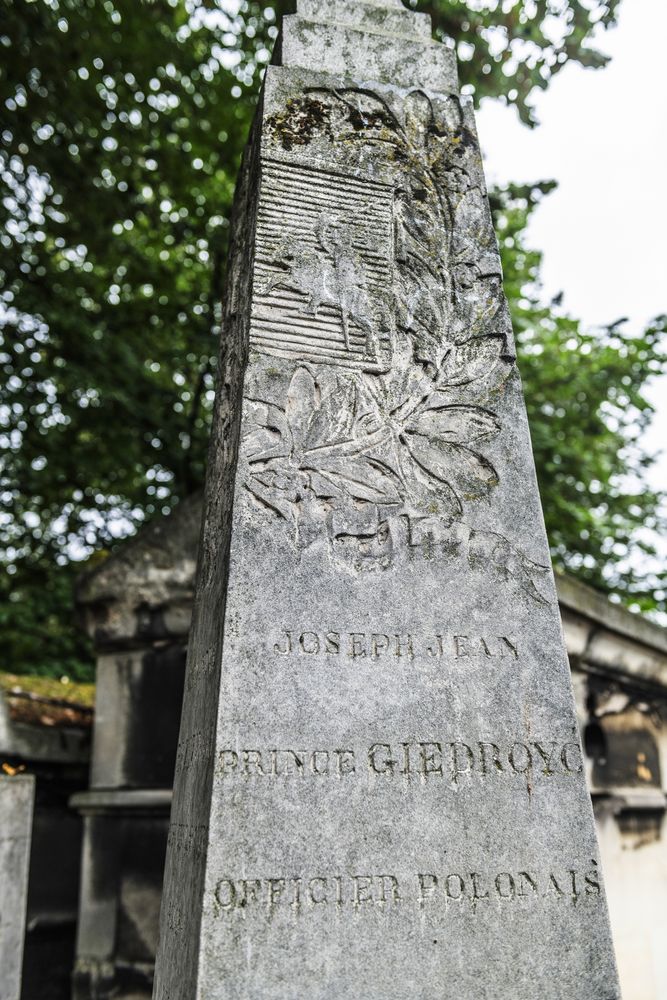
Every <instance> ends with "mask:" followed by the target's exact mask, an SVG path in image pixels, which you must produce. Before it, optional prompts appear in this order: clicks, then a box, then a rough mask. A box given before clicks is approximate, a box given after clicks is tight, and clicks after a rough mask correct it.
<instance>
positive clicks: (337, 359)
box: [154, 0, 619, 1000]
mask: <svg viewBox="0 0 667 1000" xmlns="http://www.w3.org/2000/svg"><path fill="white" fill-rule="evenodd" d="M366 6H367V5H365V4H364V5H363V11H364V18H365V17H366V16H367V12H366ZM341 7H342V5H341V4H340V3H338V4H336V5H335V6H333V7H332V8H331V11H332V13H331V15H330V16H331V17H332V18H333V17H335V16H336V12H337V11H339V10H340V9H341ZM355 9H356V5H353V4H350V5H348V11H349V12H350V13H349V15H348V16H346V18H345V20H346V21H347V22H350V20H351V18H352V12H353V11H354V10H355ZM319 11H320V14H319V16H320V17H321V16H322V8H319ZM399 12H400V7H399V5H398V4H392V5H391V6H390V8H389V13H388V15H387V17H388V18H394V17H395V16H396V14H397V13H399ZM305 14H306V18H305V19H304V20H303V21H301V10H299V14H298V15H297V21H296V22H294V21H289V20H288V21H287V26H286V29H285V38H284V40H283V44H282V46H281V47H279V53H281V54H282V59H283V65H282V66H277V65H276V66H272V67H271V68H270V69H269V71H268V73H267V77H266V82H265V88H264V93H263V98H262V101H261V104H260V108H259V112H258V118H257V123H256V130H255V133H254V134H253V137H252V140H251V143H250V145H249V149H248V152H247V156H246V160H245V165H244V168H243V171H242V175H241V179H240V183H239V189H238V193H237V211H236V220H235V223H234V248H233V251H232V258H231V277H230V287H229V289H228V293H227V297H226V302H225V306H226V311H227V322H226V328H225V336H224V338H223V355H222V361H221V374H220V381H219V388H218V415H217V417H216V420H215V423H214V431H213V440H212V445H211V452H210V458H209V472H208V484H207V494H206V497H207V499H206V505H205V511H204V523H203V534H202V544H201V549H200V551H201V556H200V564H199V569H198V574H199V578H198V585H197V599H196V605H195V612H194V618H193V633H192V641H191V644H190V652H189V663H188V673H187V678H186V687H185V700H184V709H183V721H182V725H181V736H180V746H179V754H178V759H177V766H176V780H175V790H174V804H173V809H172V825H171V831H170V844H169V848H168V854H167V868H166V877H165V889H164V896H163V906H162V916H161V944H160V951H159V955H158V965H157V971H156V984H155V990H154V996H155V997H156V998H158V1000H191V998H195V997H196V998H200V1000H360V998H363V1000H436V998H438V1000H538V998H539V1000H617V998H618V997H619V989H618V983H617V977H616V971H615V964H614V957H613V953H612V948H611V942H610V934H609V927H608V920H607V910H606V903H605V898H604V890H603V886H602V879H601V874H600V867H599V857H598V848H597V844H596V838H595V831H594V826H593V817H592V812H591V806H590V801H589V798H588V795H587V792H586V787H585V782H584V775H583V765H582V756H581V750H580V746H579V739H578V735H577V727H576V720H575V715H574V706H573V699H572V691H571V685H570V678H569V671H568V665H567V659H566V655H565V650H564V646H563V639H562V633H561V627H560V621H559V615H558V603H557V596H556V591H555V586H554V580H553V576H552V573H551V569H550V566H549V555H548V548H547V542H546V537H545V532H544V526H543V519H542V513H541V509H540V503H539V496H538V491H537V485H536V481H535V473H534V468H533V462H532V457H531V449H530V439H529V433H528V426H527V422H526V414H525V407H524V403H523V397H522V391H521V384H520V379H519V375H518V373H517V370H516V366H515V362H514V349H513V340H512V332H511V328H510V323H509V315H508V309H507V304H506V302H505V299H504V296H503V292H502V275H501V268H500V260H499V256H498V251H497V244H496V240H495V236H494V233H493V228H492V223H491V217H490V212H489V207H488V202H487V197H486V189H485V184H484V177H483V171H482V163H481V157H480V152H479V144H478V141H477V137H476V133H475V125H474V120H473V114H472V108H471V104H470V101H469V100H468V99H467V98H464V97H461V96H460V95H459V94H458V93H457V92H456V89H455V82H456V81H455V70H454V67H453V57H452V54H451V50H450V49H449V48H448V47H446V46H440V47H438V45H437V43H433V42H431V41H429V40H428V39H427V38H425V37H422V38H421V40H420V38H419V37H415V36H414V35H413V34H410V33H409V30H408V33H407V34H406V35H405V37H403V35H402V34H399V32H398V28H397V27H396V24H395V21H393V20H391V21H389V20H388V22H387V23H388V24H389V25H390V26H391V30H390V31H387V32H386V33H385V34H383V33H382V28H381V25H377V24H376V25H375V26H374V27H373V29H372V30H370V29H369V28H368V24H367V22H366V21H365V20H364V18H362V19H361V21H360V28H359V29H358V31H355V29H354V28H351V27H350V26H349V23H348V24H346V25H345V26H343V27H341V26H339V25H336V24H329V23H326V22H324V21H319V22H318V21H317V20H313V18H314V13H313V4H312V2H311V0H309V2H308V5H307V7H306V8H305ZM353 34H354V35H355V38H354V44H352V36H353ZM434 51H437V52H438V53H439V54H438V55H434ZM366 57H367V58H366ZM241 398H242V400H243V402H242V406H241ZM239 417H240V418H241V419H240V423H239ZM230 512H231V520H230Z"/></svg>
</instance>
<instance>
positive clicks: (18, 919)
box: [0, 775, 35, 1000]
mask: <svg viewBox="0 0 667 1000" xmlns="http://www.w3.org/2000/svg"><path fill="white" fill-rule="evenodd" d="M34 800H35V779H34V778H33V777H32V775H15V776H13V777H9V776H7V775H0V1000H19V997H20V995H21V963H22V960H23V940H24V936H25V914H26V902H27V898H28V866H29V862H30V842H31V836H32V810H33V804H34Z"/></svg>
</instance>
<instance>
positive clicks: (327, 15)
mask: <svg viewBox="0 0 667 1000" xmlns="http://www.w3.org/2000/svg"><path fill="white" fill-rule="evenodd" d="M277 61H279V62H280V64H281V65H283V66H291V67H299V68H302V69H309V70H313V71H315V72H318V71H319V72H324V73H330V74H333V75H336V76H341V77H345V78H348V79H349V78H351V79H356V80H363V81H370V80H373V81H376V82H379V83H394V84H396V85H397V86H399V87H424V88H426V89H429V90H434V91H451V90H457V89H458V79H457V73H456V57H455V55H454V51H453V47H452V46H451V45H449V44H443V43H442V42H436V41H434V40H433V38H432V34H431V18H430V17H429V16H428V14H422V13H418V12H417V11H413V10H408V8H407V7H404V6H403V4H402V3H401V0H354V2H353V0H297V13H296V14H295V15H291V16H288V17H285V18H283V29H282V37H281V42H280V43H279V54H278V60H277Z"/></svg>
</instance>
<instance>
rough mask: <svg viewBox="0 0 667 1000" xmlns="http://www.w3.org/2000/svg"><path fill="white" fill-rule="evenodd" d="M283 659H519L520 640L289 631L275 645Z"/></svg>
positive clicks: (398, 633) (405, 634)
mask: <svg viewBox="0 0 667 1000" xmlns="http://www.w3.org/2000/svg"><path fill="white" fill-rule="evenodd" d="M271 645H272V648H273V652H274V653H278V654H279V655H280V656H316V655H319V654H321V653H323V654H325V655H327V656H344V657H349V658H351V659H353V660H356V659H371V660H379V659H386V658H391V657H398V658H403V657H409V658H410V659H414V658H415V656H420V655H423V656H427V657H429V658H435V659H441V658H443V657H444V658H446V657H451V658H453V659H455V660H462V659H465V660H468V659H483V660H493V659H496V660H507V659H509V660H518V659H519V647H518V641H517V640H516V639H513V638H512V639H510V638H508V637H507V636H506V635H496V636H489V635H486V636H471V635H464V634H454V633H451V634H443V633H436V634H434V635H426V636H417V635H413V634H411V633H409V632H404V633H400V632H393V633H385V632H338V631H329V632H320V631H316V630H314V629H306V630H304V631H299V630H286V631H284V632H282V633H281V634H280V636H279V637H278V638H277V639H276V640H275V641H274V642H272V643H271Z"/></svg>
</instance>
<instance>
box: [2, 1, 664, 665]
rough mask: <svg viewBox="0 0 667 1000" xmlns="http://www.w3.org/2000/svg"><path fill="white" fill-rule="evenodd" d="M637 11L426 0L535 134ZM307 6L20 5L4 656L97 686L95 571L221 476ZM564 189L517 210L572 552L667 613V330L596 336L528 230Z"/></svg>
mask: <svg viewBox="0 0 667 1000" xmlns="http://www.w3.org/2000/svg"><path fill="white" fill-rule="evenodd" d="M619 2H620V0H586V2H580V0H506V2H504V3H502V4H501V3H500V2H498V0H433V2H431V3H423V2H417V3H416V4H414V6H415V7H416V9H419V10H422V11H426V12H428V13H429V14H430V15H431V17H432V19H433V24H434V28H435V33H436V35H437V36H438V37H441V36H443V35H447V36H449V37H451V38H453V39H454V41H455V43H456V46H457V51H458V55H459V61H460V73H461V80H462V84H463V85H464V89H465V91H466V92H468V93H471V94H473V95H474V97H475V100H476V101H477V102H479V101H480V100H481V99H482V98H493V99H496V100H499V101H503V102H505V103H508V104H511V105H513V106H514V107H515V108H516V112H517V114H518V115H519V116H520V118H521V120H522V121H523V122H524V123H525V126H526V127H527V128H532V127H534V126H535V122H534V115H533V111H532V107H531V95H533V96H534V94H535V92H536V90H537V89H545V88H546V87H548V86H549V83H550V81H551V80H552V79H553V78H554V76H555V75H556V74H557V73H558V72H559V71H561V70H562V68H563V67H564V66H565V65H567V64H568V62H570V63H571V62H575V63H579V64H581V65H584V66H587V67H590V68H591V69H596V68H600V67H602V66H604V64H605V61H606V60H605V57H604V56H603V55H602V54H601V53H600V52H599V51H598V50H597V48H596V44H597V42H598V39H599V38H600V37H603V35H604V30H605V29H606V28H607V27H610V26H611V25H613V24H614V23H615V19H616V17H617V15H618V7H619ZM288 10H289V5H288V4H284V3H282V2H281V3H277V4H272V5H270V6H263V5H261V4H258V3H255V2H252V0H250V2H247V0H246V2H242V3H239V2H238V0H234V2H233V0H0V52H1V54H2V58H1V59H0V91H1V93H0V133H1V136H2V151H1V152H0V186H1V197H0V202H1V205H2V208H1V209H0V211H1V212H2V217H1V219H0V295H1V303H0V328H1V332H0V340H1V343H0V368H1V370H2V387H1V388H0V393H1V397H0V437H1V447H2V452H3V457H2V468H1V472H0V479H1V483H0V508H1V512H0V532H1V538H2V542H1V545H0V559H1V560H2V564H3V570H4V571H3V573H2V577H1V582H0V629H1V634H2V637H3V648H4V662H3V664H0V668H2V669H4V670H11V671H13V672H14V673H15V674H25V673H31V674H44V675H50V676H61V675H63V674H66V675H68V676H70V677H72V678H78V679H82V680H83V679H87V678H89V677H90V676H91V675H92V657H91V655H90V653H89V650H88V648H87V645H86V641H85V639H84V637H83V636H82V635H81V634H80V633H79V631H78V629H77V628H76V624H75V620H74V605H73V593H72V588H73V582H74V579H75V577H76V575H77V574H78V573H80V572H81V571H82V569H83V568H85V567H86V566H89V565H91V562H94V561H95V560H99V559H101V558H104V556H105V555H106V554H107V553H108V551H109V549H110V548H111V547H112V546H113V545H114V544H116V543H117V542H118V540H119V539H122V538H123V537H126V536H127V535H129V534H131V533H132V532H133V531H135V530H136V528H137V527H138V526H139V525H140V524H141V523H142V522H143V521H145V520H146V519H147V518H149V517H152V516H154V515H156V514H159V513H161V512H162V513H166V512H168V511H169V510H170V509H171V508H172V507H173V506H174V505H175V504H176V503H177V502H178V500H179V498H181V497H183V496H186V495H188V494H189V493H191V492H192V491H194V490H196V489H197V488H198V487H199V486H200V485H201V483H202V480H203V474H204V457H205V450H206V448H205V445H206V438H207V429H208V420H209V415H210V411H211V404H212V399H213V391H214V359H215V352H216V340H217V337H218V335H219V322H220V316H221V301H222V295H223V288H224V273H225V256H226V250H227V237H228V229H229V222H228V220H229V212H230V206H231V200H232V195H233V190H234V180H235V176H236V171H237V167H238V163H239V157H240V153H241V151H242V148H243V145H244V142H245V138H246V135H247V132H248V127H249V123H250V121H251V118H252V115H253V111H254V106H255V103H256V99H257V94H258V91H259V88H260V85H261V78H262V70H263V67H264V66H265V65H266V63H267V61H268V60H269V58H270V50H271V47H272V45H273V41H274V39H275V37H276V34H277V24H278V23H279V20H280V16H281V15H282V14H283V13H285V12H288ZM647 30H650V26H648V25H647ZM594 34H595V39H594V38H593V35H594ZM551 187H552V183H551V182H549V181H537V180H536V183H535V184H533V185H528V186H526V185H522V186H520V185H514V186H509V187H506V188H503V189H501V190H496V191H494V192H492V207H493V211H494V216H495V222H496V227H497V232H498V236H499V241H500V247H501V253H502V258H503V266H504V270H505V287H506V291H507V294H508V297H509V299H510V304H511V308H512V315H513V320H514V326H515V333H516V337H517V343H518V348H519V352H520V367H521V372H522V375H523V378H524V381H525V387H526V397H527V404H528V411H529V417H530V421H531V431H532V435H533V446H534V452H535V459H536V463H537V469H538V476H539V481H540V490H541V494H542V500H543V504H544V509H545V517H546V521H547V529H548V532H549V537H550V542H551V547H552V554H553V558H554V562H555V564H556V565H557V566H560V567H562V568H565V569H568V570H570V571H573V572H576V573H577V574H578V575H579V576H580V577H581V578H582V579H584V580H586V581H587V582H589V583H591V584H592V585H594V586H596V587H599V588H601V589H602V590H604V591H607V592H610V593H613V594H615V595H617V596H618V597H620V598H621V599H622V600H624V601H625V602H626V603H628V604H629V605H630V606H632V607H634V608H636V609H641V610H645V611H664V610H665V609H666V608H667V602H666V599H665V592H664V590H663V585H664V580H661V579H659V578H657V577H656V576H655V574H654V573H650V572H649V571H648V570H646V571H644V570H643V566H642V553H646V552H650V550H651V544H650V536H651V532H652V531H653V532H655V531H657V530H659V529H660V528H661V527H663V526H664V525H663V523H662V521H661V515H660V502H661V497H660V496H658V495H657V494H656V493H655V492H654V491H653V490H651V489H650V488H649V487H648V484H647V480H646V470H647V468H648V466H649V464H650V456H648V455H647V454H646V453H645V451H644V449H643V446H642V434H643V431H644V429H645V427H646V425H647V422H648V421H649V420H650V416H651V407H650V405H649V403H648V401H647V399H646V398H645V394H644V389H645V386H646V383H647V380H648V379H649V378H650V377H651V376H652V375H654V374H656V373H658V372H659V371H661V370H663V369H664V357H665V355H664V333H665V330H666V328H667V320H666V318H665V317H658V318H656V320H655V321H654V322H653V323H651V324H650V325H649V326H648V328H647V329H646V330H644V331H643V332H642V333H640V334H637V333H636V332H634V333H630V332H628V331H627V329H626V327H625V325H624V324H623V323H617V324H614V325H611V326H608V327H606V328H602V329H601V330H600V329H596V330H595V331H591V330H589V329H586V328H585V327H584V326H583V325H582V323H580V322H579V321H578V320H577V319H576V318H574V317H573V316H571V315H568V314H567V313H566V312H565V311H564V310H563V309H562V308H561V305H560V302H559V301H558V300H553V301H551V302H549V301H545V300H544V296H543V293H542V292H541V288H540V264H541V256H540V253H539V252H538V251H537V250H535V249H532V248H530V247H529V246H528V245H527V242H526V227H527V224H528V221H529V218H530V215H531V212H532V211H533V210H534V208H535V206H536V205H537V204H538V203H539V201H540V199H541V198H543V197H545V196H548V192H549V190H550V189H551ZM639 529H648V531H644V530H641V531H640V530H639Z"/></svg>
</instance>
